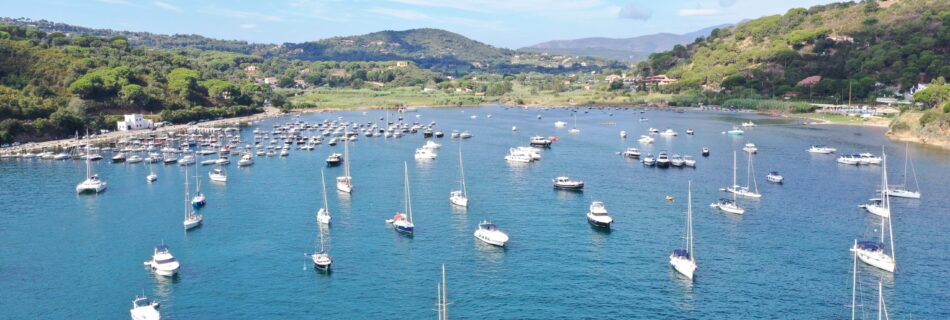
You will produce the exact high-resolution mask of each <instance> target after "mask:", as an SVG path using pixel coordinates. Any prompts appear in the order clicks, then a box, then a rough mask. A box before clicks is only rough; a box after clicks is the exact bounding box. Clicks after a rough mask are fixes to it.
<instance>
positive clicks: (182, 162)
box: [166, 154, 195, 166]
mask: <svg viewBox="0 0 950 320" xmlns="http://www.w3.org/2000/svg"><path fill="white" fill-rule="evenodd" d="M166 162H167V159H166ZM193 164H195V157H194V156H192V155H190V154H189V155H184V156H182V157H181V159H178V165H179V166H190V165H193Z"/></svg>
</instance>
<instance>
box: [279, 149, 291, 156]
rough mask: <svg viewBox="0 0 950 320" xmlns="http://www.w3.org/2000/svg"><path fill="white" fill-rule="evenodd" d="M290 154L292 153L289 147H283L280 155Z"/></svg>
mask: <svg viewBox="0 0 950 320" xmlns="http://www.w3.org/2000/svg"><path fill="white" fill-rule="evenodd" d="M289 155H290V149H287V148H281V149H280V156H281V157H286V156H289Z"/></svg>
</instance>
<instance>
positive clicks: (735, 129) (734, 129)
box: [726, 126, 745, 136]
mask: <svg viewBox="0 0 950 320" xmlns="http://www.w3.org/2000/svg"><path fill="white" fill-rule="evenodd" d="M726 133H728V134H730V135H734V136H741V135H742V134H744V133H745V131H742V129H739V127H738V126H732V130H729V131H726Z"/></svg>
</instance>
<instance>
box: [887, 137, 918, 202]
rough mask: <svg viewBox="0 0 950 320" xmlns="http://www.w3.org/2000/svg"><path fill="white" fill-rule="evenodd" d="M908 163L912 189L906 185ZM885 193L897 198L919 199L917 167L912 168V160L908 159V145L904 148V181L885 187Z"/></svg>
mask: <svg viewBox="0 0 950 320" xmlns="http://www.w3.org/2000/svg"><path fill="white" fill-rule="evenodd" d="M908 165H910V170H911V173H912V174H913V177H914V190H916V191H911V190H910V189H908V185H907V166H908ZM887 195H889V196H892V197H899V198H910V199H920V185H919V184H918V183H917V169H915V168H914V162H913V161H911V160H910V146H906V147H905V149H904V183H902V184H900V185H891V186H888V188H887Z"/></svg>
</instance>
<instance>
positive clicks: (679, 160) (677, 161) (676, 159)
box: [670, 154, 686, 167]
mask: <svg viewBox="0 0 950 320" xmlns="http://www.w3.org/2000/svg"><path fill="white" fill-rule="evenodd" d="M685 163H686V162H685V161H683V156H681V155H678V154H674V155H673V156H672V157H670V165H672V166H674V167H682V166H683V165H684V164H685Z"/></svg>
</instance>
